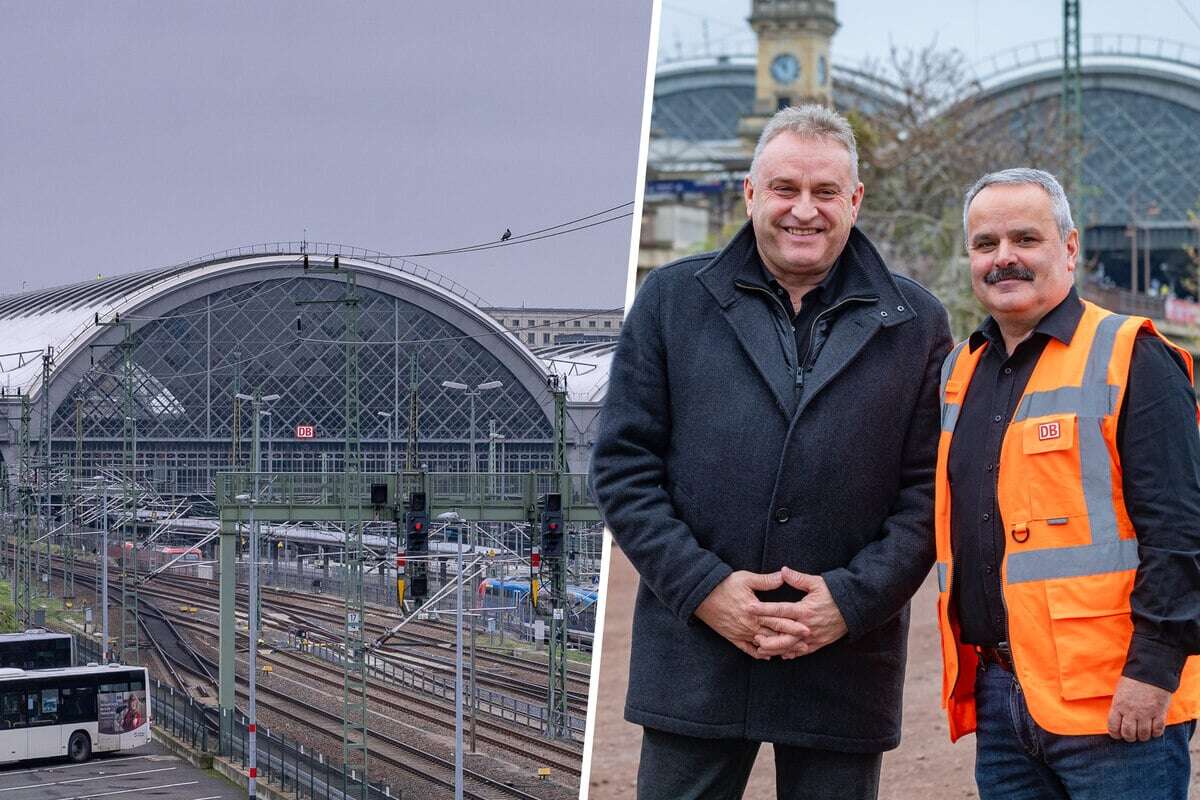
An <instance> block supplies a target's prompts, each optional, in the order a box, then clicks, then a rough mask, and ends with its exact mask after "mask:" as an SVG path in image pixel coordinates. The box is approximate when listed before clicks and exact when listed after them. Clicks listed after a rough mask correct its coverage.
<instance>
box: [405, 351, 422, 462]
mask: <svg viewBox="0 0 1200 800" xmlns="http://www.w3.org/2000/svg"><path fill="white" fill-rule="evenodd" d="M420 418H421V400H420V398H419V397H418V395H417V354H416V353H413V354H412V355H410V356H409V357H408V442H407V444H406V445H405V447H404V471H405V472H413V471H415V470H416V469H417V468H418V466H419V465H420V463H421V460H420V457H419V455H418V453H417V447H418V446H419V445H418V442H419V441H420V438H421V437H420V430H419V429H418V424H419V421H420Z"/></svg>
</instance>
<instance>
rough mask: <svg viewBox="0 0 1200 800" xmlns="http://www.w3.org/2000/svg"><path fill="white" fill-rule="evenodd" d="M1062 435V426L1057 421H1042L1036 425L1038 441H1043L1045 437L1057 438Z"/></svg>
mask: <svg viewBox="0 0 1200 800" xmlns="http://www.w3.org/2000/svg"><path fill="white" fill-rule="evenodd" d="M1060 435H1062V428H1061V426H1060V425H1059V423H1057V422H1043V423H1042V424H1041V425H1038V441H1039V442H1044V441H1046V440H1047V439H1057V438H1058V437H1059V436H1060Z"/></svg>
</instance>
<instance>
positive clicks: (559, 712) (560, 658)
mask: <svg viewBox="0 0 1200 800" xmlns="http://www.w3.org/2000/svg"><path fill="white" fill-rule="evenodd" d="M548 388H549V389H550V392H551V394H553V396H554V452H553V459H554V460H553V463H552V465H551V471H552V475H553V478H552V485H553V487H554V488H553V491H552V492H551V493H550V494H548V495H546V499H545V501H544V504H543V506H542V515H541V516H542V519H541V531H540V539H541V561H542V563H541V578H542V585H543V586H548V587H549V589H550V609H551V612H550V647H549V653H548V656H549V658H548V665H549V676H548V681H547V707H548V710H549V718H548V722H549V724H548V727H547V730H546V733H547V734H548V735H549V736H552V737H555V738H564V737H566V736H567V735H568V733H569V730H568V727H569V726H568V723H567V619H566V611H567V610H566V606H565V604H564V600H565V599H566V596H567V554H566V552H564V547H563V540H564V539H565V538H566V535H567V534H566V531H565V530H564V520H563V513H562V508H563V505H562V499H563V494H564V488H565V487H564V485H563V484H564V483H565V479H564V477H563V476H564V475H565V474H566V471H567V425H566V422H567V410H566V408H567V379H566V376H563V375H556V374H552V375H550V377H549V379H548Z"/></svg>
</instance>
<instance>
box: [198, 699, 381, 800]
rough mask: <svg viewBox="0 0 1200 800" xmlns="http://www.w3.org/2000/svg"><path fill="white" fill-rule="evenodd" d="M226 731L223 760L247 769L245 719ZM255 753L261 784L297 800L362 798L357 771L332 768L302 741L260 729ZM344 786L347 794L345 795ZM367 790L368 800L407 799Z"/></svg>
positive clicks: (376, 789)
mask: <svg viewBox="0 0 1200 800" xmlns="http://www.w3.org/2000/svg"><path fill="white" fill-rule="evenodd" d="M223 727H224V728H225V729H226V730H228V731H230V733H229V735H228V736H226V737H224V741H223V743H222V747H221V756H222V757H224V758H226V759H228V760H229V761H230V762H237V763H238V764H240V766H241V767H242V769H246V768H247V766H248V765H249V755H250V742H249V733H248V732H247V730H246V719H245V717H242V716H241V715H238V718H237V720H236V721H235V722H233V723H232V724H230V721H229V720H228V719H226V721H225V725H224V726H223ZM255 751H256V752H257V754H258V758H257V763H256V766H257V767H258V777H259V780H264V781H266V782H267V783H272V784H274V785H276V786H278V787H280V788H281V789H282V790H283V791H285V792H293V793H294V794H295V797H296V800H358V798H360V797H361V796H362V788H363V781H362V779H361V778H360V776H358V775H356V774H355V773H354V771H353V770H351V771H350V774H349V775H348V776H347V775H346V773H345V772H343V770H342V769H339V768H337V767H334V766H331V765H330V764H329V762H328V761H326V760H325V757H324V755H322V754H321V753H319V752H313V751H312V750H311V749H310V750H305V747H304V745H302V744H300V743H299V742H298V741H296V740H294V739H292V740H289V739H288V738H287V737H286V736H283V735H276V734H273V733H271V730H270V729H269V728H263V727H261V726H260V727H259V728H258V731H257V734H256V737H255ZM343 786H345V787H346V789H347V791H346V792H343V791H342V788H343ZM366 789H367V792H366V797H367V799H368V800H395V799H396V798H401V797H403V795H402V793H401V792H399V791H395V792H393V791H392V789H391V787H389V786H384V785H378V784H371V783H369V782H368V783H367V787H366Z"/></svg>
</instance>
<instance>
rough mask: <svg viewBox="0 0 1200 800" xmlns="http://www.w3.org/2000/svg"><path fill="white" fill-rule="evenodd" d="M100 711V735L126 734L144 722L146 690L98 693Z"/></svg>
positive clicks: (97, 701) (97, 700) (97, 699)
mask: <svg viewBox="0 0 1200 800" xmlns="http://www.w3.org/2000/svg"><path fill="white" fill-rule="evenodd" d="M96 703H97V706H98V708H99V711H100V720H99V723H100V733H128V732H129V731H133V730H137V729H138V728H140V727H141V726H142V724H143V723H144V722H145V721H146V690H145V689H137V690H135V691H129V692H100V693H99V694H98V695H97V696H96Z"/></svg>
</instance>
